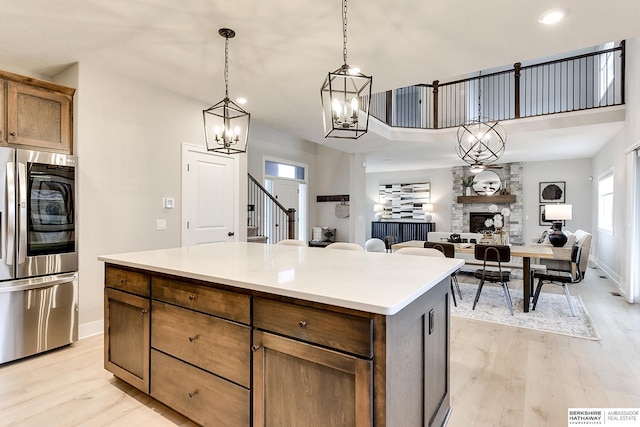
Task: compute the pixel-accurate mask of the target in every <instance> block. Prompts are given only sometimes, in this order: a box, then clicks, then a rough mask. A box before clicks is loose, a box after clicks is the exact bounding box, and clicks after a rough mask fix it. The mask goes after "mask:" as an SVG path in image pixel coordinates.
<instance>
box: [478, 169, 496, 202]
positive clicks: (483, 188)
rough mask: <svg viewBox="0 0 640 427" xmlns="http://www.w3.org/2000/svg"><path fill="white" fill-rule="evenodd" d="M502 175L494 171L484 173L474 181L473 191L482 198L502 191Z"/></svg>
mask: <svg viewBox="0 0 640 427" xmlns="http://www.w3.org/2000/svg"><path fill="white" fill-rule="evenodd" d="M501 185H502V183H501V181H500V175H498V174H497V173H495V172H494V171H488V170H485V171H482V172H480V173H479V174H478V175H476V178H475V179H474V180H473V191H475V192H476V193H477V194H479V195H481V196H490V195H492V194H495V193H497V192H498V191H500V186H501Z"/></svg>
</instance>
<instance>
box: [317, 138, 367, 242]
mask: <svg viewBox="0 0 640 427" xmlns="http://www.w3.org/2000/svg"><path fill="white" fill-rule="evenodd" d="M350 167H351V162H350V155H349V154H348V153H344V152H342V151H337V150H334V149H332V148H328V147H325V146H323V145H318V173H317V183H316V191H317V195H318V196H332V195H339V194H349V197H350V198H353V197H356V196H355V195H354V194H350V191H351V185H350V180H351V173H350ZM314 202H315V197H314ZM336 203H339V202H320V203H315V207H316V220H315V223H313V222H310V223H309V225H310V226H311V227H330V228H335V229H336V240H340V241H343V242H348V241H355V240H353V239H352V238H351V229H350V218H351V217H349V218H338V217H337V216H336V214H335V207H336ZM350 204H351V203H350ZM350 215H355V213H350Z"/></svg>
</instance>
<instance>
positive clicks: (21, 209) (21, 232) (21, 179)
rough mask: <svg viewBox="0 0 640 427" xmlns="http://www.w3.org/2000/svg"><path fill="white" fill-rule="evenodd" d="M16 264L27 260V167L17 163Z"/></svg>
mask: <svg viewBox="0 0 640 427" xmlns="http://www.w3.org/2000/svg"><path fill="white" fill-rule="evenodd" d="M16 209H17V210H18V212H17V214H18V230H17V232H18V261H17V263H18V264H24V262H25V261H26V260H27V254H26V252H27V250H26V249H27V166H26V165H25V164H24V163H18V205H17V207H16Z"/></svg>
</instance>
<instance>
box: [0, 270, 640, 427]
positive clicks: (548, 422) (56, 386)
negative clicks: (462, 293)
mask: <svg viewBox="0 0 640 427" xmlns="http://www.w3.org/2000/svg"><path fill="white" fill-rule="evenodd" d="M600 275H601V273H600V271H598V270H596V269H591V268H590V269H589V270H588V272H587V277H586V279H585V280H584V281H583V282H582V283H579V284H576V285H572V287H571V292H572V294H574V295H581V296H582V299H583V301H584V303H585V306H586V307H587V309H588V310H589V312H590V314H591V316H592V318H593V320H594V322H595V324H596V327H597V328H598V330H599V332H600V335H601V336H602V339H601V340H600V341H589V340H583V339H579V338H571V337H567V336H562V335H555V334H549V333H541V332H536V331H530V330H526V329H521V328H516V327H508V326H502V325H496V324H490V323H484V322H477V321H472V320H465V319H460V318H456V317H453V318H452V327H451V338H452V343H451V345H452V347H451V389H452V400H451V404H452V408H453V412H452V415H451V418H450V420H449V426H450V427H467V426H509V427H511V426H527V427H528V426H565V425H567V409H568V408H570V407H606V408H612V407H632V408H640V304H636V305H630V304H627V303H626V302H625V301H624V300H623V299H622V298H621V297H616V296H613V295H612V294H611V292H615V290H616V289H615V287H614V286H613V284H612V283H611V281H609V280H607V279H602V278H600V277H599V276H600ZM513 287H514V288H518V285H517V283H514V284H513ZM553 288H555V287H553V286H549V290H551V289H553ZM102 358H103V346H102V336H96V337H91V338H87V339H84V340H81V341H79V342H77V343H75V344H74V345H73V346H71V347H68V348H64V349H62V350H58V351H53V352H50V353H47V354H44V355H40V356H36V357H32V358H29V359H26V360H23V361H19V362H15V363H10V364H5V365H4V366H1V367H0V426H9V425H11V426H29V427H31V426H33V427H36V426H38V427H39V426H52V427H56V426H64V427H67V426H154V427H155V426H175V425H178V426H193V425H194V424H193V423H191V422H189V421H188V420H187V419H185V418H184V417H182V416H180V415H178V414H176V413H175V412H173V411H171V410H170V409H168V408H167V407H165V406H164V405H162V404H160V403H158V402H156V401H155V400H153V399H151V398H149V397H147V396H145V395H144V394H142V393H140V392H138V391H137V390H135V389H133V388H131V387H129V386H128V385H127V384H125V383H124V382H122V381H119V380H117V379H115V378H114V377H113V376H112V375H111V374H110V373H108V372H107V371H105V370H104V369H103V361H102Z"/></svg>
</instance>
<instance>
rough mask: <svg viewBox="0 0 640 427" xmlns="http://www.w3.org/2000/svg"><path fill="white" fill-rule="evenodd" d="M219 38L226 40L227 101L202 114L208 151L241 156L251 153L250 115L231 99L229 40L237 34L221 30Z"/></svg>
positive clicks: (225, 74) (225, 29)
mask: <svg viewBox="0 0 640 427" xmlns="http://www.w3.org/2000/svg"><path fill="white" fill-rule="evenodd" d="M218 34H220V35H221V36H222V37H224V39H225V40H224V99H223V100H222V101H220V102H218V103H217V104H215V105H213V106H211V107H209V108H208V109H206V110H204V111H203V112H202V114H203V117H204V137H205V141H206V143H207V150H208V151H212V152H216V153H223V154H238V153H244V152H246V151H247V137H248V135H249V119H250V116H251V115H250V114H249V113H248V112H246V111H244V110H243V109H242V108H240V107H239V106H238V105H237V104H236V103H234V102H233V101H231V100H230V99H229V39H231V38H233V37H235V35H236V33H235V31H233V30H231V29H229V28H221V29H220V30H218Z"/></svg>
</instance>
